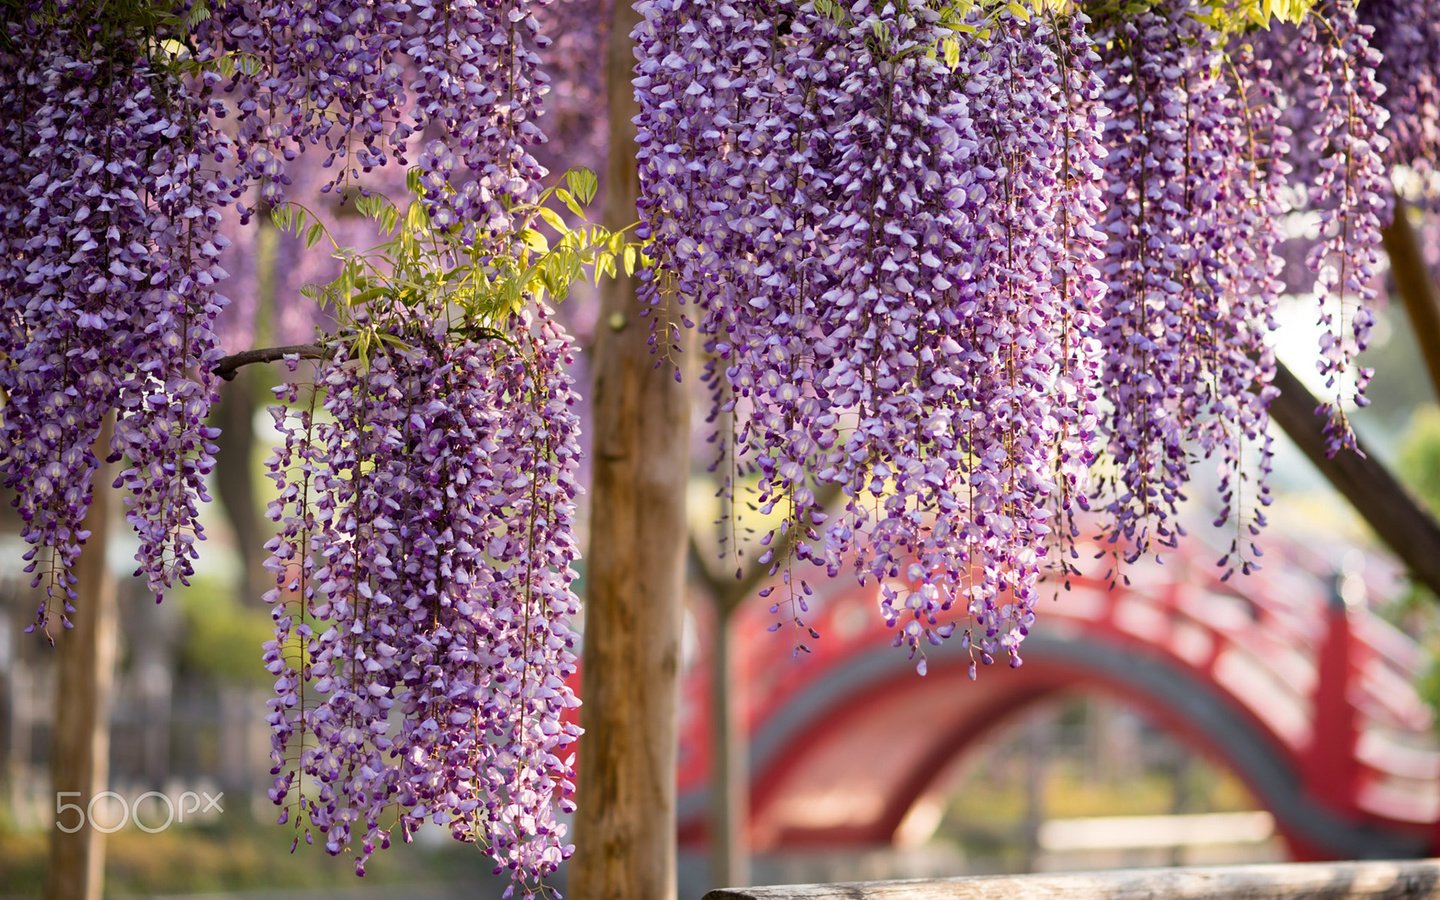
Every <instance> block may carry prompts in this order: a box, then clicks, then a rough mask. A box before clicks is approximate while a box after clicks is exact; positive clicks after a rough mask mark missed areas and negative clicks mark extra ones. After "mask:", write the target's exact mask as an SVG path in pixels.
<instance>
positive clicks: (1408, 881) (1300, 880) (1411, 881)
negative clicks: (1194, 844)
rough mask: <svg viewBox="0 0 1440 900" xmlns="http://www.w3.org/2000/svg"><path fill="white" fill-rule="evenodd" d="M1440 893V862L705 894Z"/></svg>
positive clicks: (921, 898)
mask: <svg viewBox="0 0 1440 900" xmlns="http://www.w3.org/2000/svg"><path fill="white" fill-rule="evenodd" d="M1435 896H1440V860H1402V861H1395V862H1381V861H1364V862H1335V863H1286V864H1279V865H1263V866H1207V867H1193V868H1172V869H1121V870H1115V871H1109V872H1085V873H1076V874H1068V875H995V876H983V877H970V878H938V879H921V880H914V881H871V882H850V883H845V884H798V885H779V886H774V887H754V888H725V889H721V890H716V891H711V892H709V893H708V894H706V895H705V897H704V900H1010V898H1013V897H1034V898H1045V897H1064V898H1066V900H1099V898H1106V900H1142V898H1145V900H1149V898H1154V897H1166V898H1175V900H1262V898H1263V900H1299V898H1302V897H1303V898H1305V900H1400V898H1411V897H1416V898H1419V897H1435Z"/></svg>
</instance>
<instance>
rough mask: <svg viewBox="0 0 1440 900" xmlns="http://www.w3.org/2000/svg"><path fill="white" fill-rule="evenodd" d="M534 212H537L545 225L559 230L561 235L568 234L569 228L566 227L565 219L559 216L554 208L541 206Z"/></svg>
mask: <svg viewBox="0 0 1440 900" xmlns="http://www.w3.org/2000/svg"><path fill="white" fill-rule="evenodd" d="M536 213H538V214H539V216H540V218H541V219H542V220H543V221H544V222H545V224H546V225H549V226H550V227H551V228H553V229H555V230H556V231H558V232H560V234H561V236H562V237H563V236H566V235H568V234H569V228H567V227H566V225H565V220H564V219H563V218H561V217H560V214H559V213H557V212H556V211H555V210H553V209H551V208H550V207H548V206H542V207H540V208H539V209H537V210H536Z"/></svg>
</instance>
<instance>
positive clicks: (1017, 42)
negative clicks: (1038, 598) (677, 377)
mask: <svg viewBox="0 0 1440 900" xmlns="http://www.w3.org/2000/svg"><path fill="white" fill-rule="evenodd" d="M642 12H643V13H644V14H645V16H646V19H645V21H644V22H643V23H642V25H641V26H640V29H639V30H638V31H637V33H636V41H637V47H638V50H637V55H638V56H639V58H640V64H639V66H638V68H637V71H638V73H639V76H640V77H639V80H638V81H637V97H638V98H639V99H640V101H641V112H640V115H639V117H638V118H637V125H638V126H639V131H640V145H641V181H642V188H643V196H642V201H641V214H642V228H644V229H646V230H647V231H648V233H649V235H650V236H651V237H652V239H653V243H652V245H651V248H652V249H651V253H652V255H653V256H655V257H656V258H657V259H658V260H659V263H660V266H659V269H658V273H657V274H656V275H655V277H654V281H653V282H652V287H651V293H650V294H649V298H650V300H651V302H652V303H656V304H661V303H665V302H669V300H670V299H671V298H672V297H673V298H677V299H678V300H679V301H680V302H681V303H686V304H695V305H698V306H699V307H700V316H699V318H700V322H699V325H698V327H699V329H700V331H701V333H702V335H704V336H705V339H706V350H707V352H708V353H709V354H710V355H711V358H712V361H711V362H710V363H709V365H708V366H707V370H706V380H707V382H709V384H710V385H711V388H712V391H713V392H714V397H715V406H716V416H717V418H719V419H721V420H722V422H723V421H724V420H725V419H727V418H729V417H732V416H733V417H734V418H735V419H736V423H737V424H736V426H735V427H734V428H733V429H730V428H722V429H721V435H722V436H725V435H728V434H729V433H730V432H731V431H732V430H733V432H734V436H733V446H729V447H726V448H725V449H724V451H722V453H723V455H724V456H725V457H728V458H732V459H733V458H735V457H738V458H739V459H740V460H741V461H742V466H741V467H740V471H737V472H736V473H735V474H732V475H729V476H727V480H728V481H729V483H730V484H731V485H732V486H733V485H734V484H735V483H736V482H735V479H736V477H737V476H738V475H743V474H744V468H745V466H748V467H749V468H750V470H751V471H753V472H754V473H755V474H757V475H758V478H759V481H758V487H757V489H756V490H757V496H756V502H757V504H758V507H759V510H760V511H761V512H762V513H763V514H767V515H774V516H777V517H778V518H779V519H780V524H779V526H778V527H776V528H775V529H774V530H773V531H772V532H771V533H770V534H769V535H768V536H767V537H765V538H764V539H763V541H762V543H763V544H764V545H765V550H764V553H763V555H762V557H761V562H762V563H769V564H770V565H771V566H772V574H777V575H780V576H781V580H782V583H784V584H786V585H787V588H786V591H787V593H788V597H787V598H786V599H785V600H784V601H782V602H780V603H777V604H776V605H775V607H774V610H773V611H774V612H776V613H777V614H780V613H781V610H782V607H784V606H786V605H787V604H788V605H789V606H790V607H791V609H789V610H786V612H788V613H789V615H790V617H791V618H792V620H793V622H794V624H795V626H796V627H797V629H799V631H800V635H801V637H800V638H799V641H798V643H799V645H800V646H802V647H803V644H804V641H805V634H806V633H808V626H807V625H806V624H805V622H804V613H805V604H806V596H807V594H808V592H809V588H808V585H807V584H805V582H804V580H803V579H802V578H799V577H798V575H797V574H795V573H793V572H792V567H793V565H794V562H805V561H809V562H812V563H814V564H816V565H820V566H823V567H825V568H826V569H827V570H829V571H830V572H831V573H832V574H833V573H836V572H838V570H839V569H840V568H841V567H842V566H843V565H845V564H846V561H847V560H849V561H851V562H853V564H854V565H855V566H856V569H857V572H858V573H859V574H860V575H861V576H862V578H865V579H869V578H872V577H873V578H875V579H876V580H877V581H878V582H879V583H880V585H881V590H882V597H883V601H882V606H883V611H884V614H885V616H886V618H887V621H889V622H890V624H891V625H892V626H893V627H895V628H896V631H897V636H896V643H897V644H901V645H905V646H908V647H909V648H910V651H911V652H912V654H914V655H916V656H918V657H919V664H920V666H921V668H922V669H923V667H924V654H923V647H925V646H928V645H931V644H935V643H939V642H940V641H942V640H943V639H944V638H945V637H948V636H949V635H951V634H952V633H953V632H954V630H955V629H956V627H957V622H959V621H960V620H965V619H970V620H972V622H973V625H972V626H971V629H969V630H970V631H971V632H973V633H972V634H967V638H966V639H967V640H973V645H974V646H975V648H976V649H975V652H976V654H977V656H978V657H980V658H983V659H985V660H986V661H988V660H989V659H991V658H993V657H994V656H996V655H999V654H1000V653H1001V652H1002V651H1004V652H1005V653H1007V654H1009V655H1010V656H1011V658H1012V662H1013V663H1014V664H1018V661H1019V657H1018V654H1016V653H1015V649H1016V647H1017V646H1018V643H1019V640H1020V638H1021V637H1023V634H1024V631H1025V630H1026V629H1027V628H1028V624H1029V620H1030V612H1029V607H1030V604H1031V603H1032V602H1033V596H1034V590H1035V581H1036V579H1037V577H1038V574H1039V569H1040V563H1041V560H1042V558H1043V557H1044V556H1045V554H1046V552H1047V551H1046V544H1047V542H1048V541H1049V535H1050V532H1051V526H1050V524H1049V520H1050V512H1049V508H1050V506H1051V496H1052V494H1054V493H1055V480H1054V479H1055V472H1056V467H1055V459H1054V454H1055V452H1056V451H1057V448H1058V447H1061V446H1063V447H1064V452H1065V453H1066V454H1069V455H1070V456H1072V457H1073V459H1068V458H1067V461H1066V463H1065V466H1066V469H1067V471H1069V472H1070V474H1071V477H1072V479H1074V480H1078V478H1079V475H1078V473H1077V472H1076V469H1077V468H1083V465H1084V463H1082V462H1080V461H1081V460H1084V461H1085V462H1087V463H1088V458H1089V453H1090V450H1089V446H1088V445H1089V443H1090V436H1091V435H1092V434H1093V430H1094V408H1093V404H1094V396H1093V393H1092V392H1091V390H1090V389H1089V387H1088V382H1089V380H1090V379H1091V378H1092V377H1093V374H1087V373H1093V370H1094V368H1095V366H1097V365H1098V356H1097V354H1096V350H1095V345H1094V342H1093V341H1092V340H1088V339H1078V338H1077V339H1075V340H1073V341H1070V342H1068V343H1066V342H1065V341H1063V340H1062V339H1061V338H1060V336H1059V335H1060V334H1061V333H1062V331H1063V330H1064V328H1065V327H1066V323H1070V325H1071V326H1072V327H1073V328H1075V329H1077V330H1080V329H1087V330H1088V329H1089V328H1091V327H1092V322H1091V319H1092V318H1093V316H1094V313H1095V306H1094V305H1095V303H1096V301H1097V299H1098V294H1099V292H1100V291H1101V290H1103V285H1102V284H1101V282H1100V280H1099V277H1098V272H1097V271H1096V270H1095V268H1094V263H1095V253H1096V249H1097V246H1098V236H1097V234H1096V232H1095V229H1094V221H1095V218H1094V217H1095V215H1096V212H1097V210H1098V206H1099V205H1098V199H1099V193H1098V179H1099V170H1098V167H1097V164H1096V158H1097V157H1098V155H1099V152H1100V150H1099V144H1098V121H1099V119H1100V117H1101V113H1100V112H1099V111H1098V108H1097V104H1095V102H1094V101H1095V98H1096V96H1097V95H1098V88H1097V86H1096V85H1095V84H1094V83H1093V74H1092V73H1093V65H1094V60H1093V58H1092V57H1093V50H1092V49H1091V48H1090V45H1089V41H1088V38H1086V37H1085V36H1084V30H1083V22H1077V23H1076V24H1075V25H1074V31H1073V32H1072V31H1071V30H1070V28H1071V26H1067V28H1066V32H1065V34H1064V36H1063V37H1062V36H1061V35H1059V34H1057V33H1055V32H1054V31H1052V30H1051V28H1050V26H1049V25H1048V24H1046V23H1042V22H1039V21H1033V22H1021V21H1019V20H1016V19H1013V18H1011V17H1009V16H1008V15H1007V16H1004V17H1002V18H1001V19H1000V20H999V21H998V23H996V25H995V27H994V29H993V31H992V36H991V37H989V38H987V39H983V40H982V39H979V38H977V39H974V40H970V39H966V40H965V41H963V42H961V43H960V45H959V54H958V57H959V58H958V60H957V61H951V62H947V61H945V60H944V59H942V58H939V57H938V56H937V55H936V54H932V53H927V52H925V50H926V48H931V47H936V46H938V45H939V44H940V43H941V42H943V41H945V40H946V39H947V38H950V37H954V36H955V35H954V33H953V32H950V31H948V30H947V29H946V28H943V27H942V26H941V25H940V20H939V15H938V14H937V13H935V12H934V11H931V10H928V9H923V8H922V9H917V10H913V11H905V10H898V11H897V10H896V9H895V8H894V7H892V6H889V5H884V6H882V5H879V4H876V5H874V6H872V5H870V4H864V3H862V4H858V5H856V6H854V7H852V8H849V9H848V10H847V11H845V12H844V13H843V14H840V15H831V14H830V13H828V12H827V13H822V12H819V11H817V10H816V9H815V8H814V7H813V6H812V5H810V4H794V5H791V4H762V3H751V4H734V3H715V4H706V3H702V4H677V3H672V2H654V3H649V4H646V5H645V6H644V7H643V8H642ZM1062 46H1063V47H1064V48H1065V52H1064V55H1065V57H1066V58H1067V59H1068V60H1070V61H1069V62H1068V63H1067V65H1068V66H1069V68H1068V69H1067V70H1066V72H1065V74H1064V75H1062V71H1061V65H1060V59H1061V54H1060V53H1059V49H1060V48H1061V47H1062ZM1072 75H1073V76H1074V77H1073V79H1072V78H1071V76H1072ZM997 96H998V97H999V100H998V101H996V100H995V99H994V98H996V97H997ZM1086 96H1088V97H1089V100H1088V101H1087V102H1089V103H1090V104H1091V105H1090V106H1088V107H1086V108H1084V109H1079V108H1076V109H1072V107H1071V106H1070V102H1071V100H1072V99H1073V100H1080V99H1082V98H1084V97H1086ZM987 103H995V104H996V105H995V106H994V107H993V108H987V106H986V104H987ZM1067 134H1068V136H1069V138H1070V142H1069V143H1068V144H1067V143H1066V136H1067ZM1062 197H1063V198H1064V199H1065V200H1066V201H1067V203H1066V205H1065V208H1066V209H1067V210H1068V213H1067V217H1066V218H1064V219H1063V221H1062V219H1061V218H1060V217H1058V216H1057V214H1056V213H1055V211H1054V210H1055V207H1056V206H1057V204H1058V201H1060V200H1061V198H1062ZM1062 263H1063V266H1061V264H1062ZM1057 267H1058V268H1057ZM1062 269H1063V271H1064V272H1065V273H1067V274H1066V276H1065V277H1058V276H1057V275H1056V274H1055V273H1056V272H1057V271H1060V270H1062ZM667 341H668V336H667ZM1062 372H1063V373H1064V375H1065V378H1067V379H1068V382H1067V383H1068V385H1069V390H1068V391H1067V392H1066V393H1064V394H1063V395H1062V398H1063V399H1062V401H1061V405H1059V406H1057V405H1056V400H1055V396H1054V394H1053V393H1052V392H1051V388H1052V386H1053V385H1054V383H1055V382H1056V380H1057V377H1059V376H1060V374H1061V373H1062ZM1061 421H1064V422H1066V423H1067V429H1068V430H1067V431H1063V432H1062V429H1061V428H1060V426H1059V422H1061ZM722 464H725V465H727V467H728V466H729V465H731V464H730V463H729V462H728V460H726V459H723V458H722ZM825 485H833V486H836V487H838V488H839V489H840V491H841V493H842V495H843V496H844V498H845V509H844V511H843V512H842V513H840V514H839V515H838V516H836V517H835V518H834V519H833V520H830V521H827V519H826V513H825V512H824V511H823V510H822V509H820V507H819V503H818V501H817V499H816V495H817V491H818V490H819V489H821V488H822V487H823V486H825ZM1081 487H1082V489H1083V484H1082V485H1081ZM821 526H823V529H822V527H821ZM957 600H960V601H961V602H960V604H959V608H958V609H957V608H956V601H957ZM811 634H812V636H813V633H811Z"/></svg>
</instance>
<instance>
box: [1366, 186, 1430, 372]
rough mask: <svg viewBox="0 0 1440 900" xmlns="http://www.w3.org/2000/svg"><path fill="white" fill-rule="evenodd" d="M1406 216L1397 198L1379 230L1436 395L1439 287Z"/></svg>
mask: <svg viewBox="0 0 1440 900" xmlns="http://www.w3.org/2000/svg"><path fill="white" fill-rule="evenodd" d="M1410 216H1411V211H1410V208H1409V207H1408V206H1406V204H1405V202H1404V201H1403V200H1400V199H1398V198H1397V199H1396V200H1395V219H1394V221H1393V222H1392V223H1391V224H1390V226H1389V227H1388V228H1386V229H1385V230H1384V231H1383V232H1382V233H1381V234H1382V238H1383V240H1384V242H1385V252H1386V253H1387V254H1389V256H1390V273H1391V276H1392V277H1393V278H1394V279H1395V292H1396V293H1398V294H1399V295H1400V299H1401V300H1403V301H1404V302H1405V313H1406V315H1408V316H1409V317H1410V329H1411V331H1412V332H1414V334H1415V342H1416V343H1417V344H1419V345H1420V354H1421V355H1422V356H1423V357H1424V358H1425V368H1426V370H1427V371H1428V372H1429V373H1430V384H1431V386H1432V387H1434V389H1435V396H1436V397H1437V398H1440V291H1437V290H1436V287H1435V279H1434V278H1433V277H1432V276H1431V274H1430V267H1429V266H1427V265H1426V264H1425V255H1424V254H1423V253H1422V252H1421V250H1420V241H1419V239H1418V237H1417V236H1416V234H1415V228H1414V227H1413V226H1412V225H1411V222H1410Z"/></svg>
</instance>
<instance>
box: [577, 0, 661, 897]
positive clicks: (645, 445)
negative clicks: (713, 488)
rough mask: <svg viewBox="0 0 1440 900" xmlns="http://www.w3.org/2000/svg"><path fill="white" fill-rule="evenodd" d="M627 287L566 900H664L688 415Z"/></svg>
mask: <svg viewBox="0 0 1440 900" xmlns="http://www.w3.org/2000/svg"><path fill="white" fill-rule="evenodd" d="M638 21H639V16H638V14H637V13H636V12H635V10H634V8H633V7H632V6H631V5H630V4H628V3H624V2H620V3H616V4H615V9H614V14H613V18H612V22H611V31H610V44H609V51H608V56H607V63H606V65H607V83H608V92H609V117H610V159H609V163H608V167H607V178H606V183H605V186H604V189H605V222H606V224H607V225H609V226H611V227H612V228H619V227H622V226H624V225H627V224H629V223H630V222H632V221H634V219H635V215H636V211H635V210H636V197H637V195H638V190H639V183H638V182H639V179H638V175H637V172H636V168H635V136H634V135H635V130H634V126H633V125H632V124H631V121H630V120H631V117H632V116H633V115H634V113H635V102H634V98H633V96H632V93H631V89H630V75H631V69H632V67H633V56H632V52H631V45H630V32H631V30H632V29H633V28H634V26H635V24H636V22H638ZM635 287H636V285H635V282H634V281H633V280H632V279H629V278H624V277H620V278H616V279H614V280H612V281H610V282H608V283H606V284H605V286H604V289H603V291H602V295H601V317H600V322H601V327H600V334H599V335H598V336H597V338H596V342H595V350H594V359H593V366H594V373H595V376H594V377H595V384H594V424H593V432H594V446H593V451H592V457H593V459H592V466H593V471H594V478H593V486H592V495H591V514H590V518H591V522H590V552H589V554H588V555H587V557H586V579H587V583H588V596H587V598H586V607H585V647H584V658H583V663H582V676H581V677H582V683H581V687H582V691H581V696H582V697H583V698H584V703H585V705H584V706H583V707H581V714H580V721H581V724H582V725H583V726H584V728H585V732H586V734H585V737H584V738H583V739H582V740H581V744H580V772H579V780H578V790H579V796H578V797H577V805H578V807H579V809H578V811H577V813H576V821H575V845H576V848H577V849H576V853H575V857H574V859H573V860H572V861H571V863H570V867H569V890H568V892H567V893H568V895H569V896H570V897H572V898H574V900H592V898H625V900H640V898H644V900H664V898H667V897H674V896H675V754H676V731H677V726H676V717H677V706H678V701H679V664H680V621H681V591H682V587H683V583H684V563H683V561H684V551H685V541H686V520H685V488H686V483H687V480H688V474H689V452H688V451H689V437H690V434H689V432H690V429H689V418H690V406H689V401H688V398H687V396H686V392H685V390H684V389H683V387H682V386H681V385H680V384H678V383H677V382H676V380H675V371H674V369H673V367H672V366H671V365H670V364H669V363H666V364H665V365H662V366H660V367H659V368H656V366H655V362H656V357H654V356H652V355H651V353H650V351H649V348H648V346H647V341H646V338H647V337H648V333H649V320H646V319H640V318H639V317H638V313H639V310H640V308H641V307H640V306H639V305H638V303H637V301H636V299H635Z"/></svg>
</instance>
